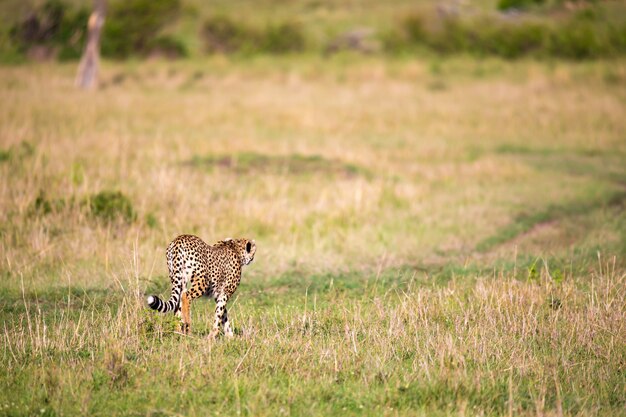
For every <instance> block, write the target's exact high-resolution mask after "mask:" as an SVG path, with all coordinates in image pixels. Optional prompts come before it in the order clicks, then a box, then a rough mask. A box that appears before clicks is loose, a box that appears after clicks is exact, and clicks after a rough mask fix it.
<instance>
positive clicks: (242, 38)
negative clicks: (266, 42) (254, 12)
mask: <svg viewBox="0 0 626 417" xmlns="http://www.w3.org/2000/svg"><path fill="white" fill-rule="evenodd" d="M201 35H202V38H203V40H204V42H205V46H206V49H207V51H208V52H220V53H230V52H236V51H239V50H241V49H244V48H245V47H246V45H249V44H250V43H252V42H253V41H254V40H253V39H254V34H253V33H251V31H250V29H248V28H247V27H245V25H241V24H239V23H237V22H235V21H234V20H232V19H231V18H229V17H227V16H213V17H211V18H209V19H208V20H207V21H206V22H205V23H204V25H203V26H202V31H201Z"/></svg>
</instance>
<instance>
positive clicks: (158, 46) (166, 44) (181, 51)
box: [148, 35, 189, 58]
mask: <svg viewBox="0 0 626 417" xmlns="http://www.w3.org/2000/svg"><path fill="white" fill-rule="evenodd" d="M148 51H150V54H152V55H160V56H164V57H166V58H184V57H186V56H188V55H189V52H188V51H187V47H186V46H185V44H184V43H183V42H181V41H180V40H179V39H176V38H174V37H172V36H168V35H161V36H158V37H157V38H155V39H154V40H152V41H150V43H149V44H148Z"/></svg>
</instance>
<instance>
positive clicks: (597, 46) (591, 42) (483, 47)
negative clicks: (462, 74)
mask: <svg viewBox="0 0 626 417" xmlns="http://www.w3.org/2000/svg"><path fill="white" fill-rule="evenodd" d="M424 21H425V20H424V19H423V18H422V17H421V16H420V15H411V16H408V17H406V18H405V19H403V20H402V21H401V23H400V30H399V31H396V32H392V35H387V36H386V38H385V47H386V49H387V50H388V51H390V52H397V51H402V50H406V49H410V48H408V47H410V46H422V47H426V48H428V49H430V50H432V51H435V52H437V53H440V54H452V53H459V52H467V53H472V54H476V55H496V56H500V57H503V58H507V59H515V58H519V57H523V56H554V57H561V58H567V59H586V58H602V57H611V56H618V55H620V54H624V51H626V25H624V24H622V25H620V26H616V25H611V24H608V23H606V22H604V21H603V20H601V19H600V20H599V19H597V18H596V17H595V14H590V13H584V14H580V13H579V14H578V15H575V16H573V17H570V18H568V19H567V20H565V21H560V22H559V21H557V22H554V23H548V22H545V21H540V20H531V19H528V18H524V19H522V18H519V19H515V20H511V19H504V18H493V17H484V16H483V17H479V18H466V19H463V18H459V17H447V18H445V19H443V20H442V21H441V24H440V25H439V26H438V27H435V28H433V29H427V28H426V26H425V25H424V24H423V23H422V22H424ZM389 40H391V42H390V41H389ZM402 42H404V43H405V44H406V46H405V47H403V46H402Z"/></svg>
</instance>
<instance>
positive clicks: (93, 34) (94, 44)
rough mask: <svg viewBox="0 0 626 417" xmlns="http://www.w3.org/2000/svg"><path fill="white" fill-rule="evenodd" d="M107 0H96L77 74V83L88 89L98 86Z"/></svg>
mask: <svg viewBox="0 0 626 417" xmlns="http://www.w3.org/2000/svg"><path fill="white" fill-rule="evenodd" d="M105 13H106V0H94V11H93V12H92V13H91V15H90V16H89V22H88V24H87V44H86V45H85V50H84V51H83V56H82V58H81V59H80V64H79V66H78V74H76V85H77V86H78V87H80V88H84V89H86V90H92V89H94V88H96V87H97V86H98V65H99V63H100V34H101V32H102V27H103V26H104V16H105Z"/></svg>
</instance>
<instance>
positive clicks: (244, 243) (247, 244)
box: [236, 239, 256, 265]
mask: <svg viewBox="0 0 626 417" xmlns="http://www.w3.org/2000/svg"><path fill="white" fill-rule="evenodd" d="M236 243H237V247H238V248H239V253H240V254H241V265H248V264H250V262H252V261H253V260H254V254H255V253H256V243H255V242H254V240H250V239H237V242H236Z"/></svg>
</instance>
